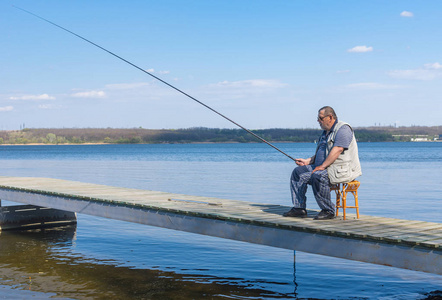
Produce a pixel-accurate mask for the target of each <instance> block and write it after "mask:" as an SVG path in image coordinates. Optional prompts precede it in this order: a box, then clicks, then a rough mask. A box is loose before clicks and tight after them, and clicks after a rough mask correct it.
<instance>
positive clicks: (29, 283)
mask: <svg viewBox="0 0 442 300" xmlns="http://www.w3.org/2000/svg"><path fill="white" fill-rule="evenodd" d="M75 237H76V226H74V225H71V226H66V227H59V228H51V229H35V230H28V231H13V232H11V231H8V232H2V233H1V235H0V280H1V282H2V284H3V285H5V286H10V287H13V288H14V289H13V290H11V295H9V296H12V295H13V296H14V298H16V297H17V294H20V291H23V293H24V292H25V291H34V292H39V293H45V294H47V295H48V296H49V295H56V296H57V297H64V298H72V299H197V298H201V297H204V298H230V299H231V298H242V299H244V298H250V299H258V298H259V299H262V298H279V299H281V298H293V296H295V295H296V294H295V295H294V294H280V293H275V292H272V291H267V290H263V289H258V288H256V287H250V286H247V284H246V285H235V284H234V282H235V278H219V277H214V276H202V275H201V274H198V275H192V274H185V275H182V274H177V273H175V272H167V271H160V270H150V269H140V268H131V267H127V266H121V265H118V263H117V262H115V261H109V260H106V261H105V260H100V259H99V258H93V259H90V258H84V257H82V256H80V255H79V254H72V253H71V252H70V249H71V247H72V245H73V244H74V243H75ZM243 283H244V282H242V284H243Z"/></svg>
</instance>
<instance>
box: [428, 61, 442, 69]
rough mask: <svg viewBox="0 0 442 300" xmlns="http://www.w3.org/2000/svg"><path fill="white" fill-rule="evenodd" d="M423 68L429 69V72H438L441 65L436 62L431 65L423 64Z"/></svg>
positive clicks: (441, 67)
mask: <svg viewBox="0 0 442 300" xmlns="http://www.w3.org/2000/svg"><path fill="white" fill-rule="evenodd" d="M424 68H426V69H429V70H439V69H442V65H441V64H440V63H438V62H436V63H432V64H425V65H424Z"/></svg>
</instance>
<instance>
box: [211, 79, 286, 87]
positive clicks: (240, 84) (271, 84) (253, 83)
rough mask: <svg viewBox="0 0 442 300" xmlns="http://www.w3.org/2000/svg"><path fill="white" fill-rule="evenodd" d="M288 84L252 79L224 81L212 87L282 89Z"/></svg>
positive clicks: (271, 80)
mask: <svg viewBox="0 0 442 300" xmlns="http://www.w3.org/2000/svg"><path fill="white" fill-rule="evenodd" d="M286 85H287V84H285V83H281V82H279V81H278V80H273V79H250V80H242V81H222V82H218V83H216V84H212V85H211V86H216V87H227V88H249V87H252V88H281V87H284V86H286Z"/></svg>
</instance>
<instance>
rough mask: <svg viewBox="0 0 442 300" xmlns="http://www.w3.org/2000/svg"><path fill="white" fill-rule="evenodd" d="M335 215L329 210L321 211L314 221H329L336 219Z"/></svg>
mask: <svg viewBox="0 0 442 300" xmlns="http://www.w3.org/2000/svg"><path fill="white" fill-rule="evenodd" d="M334 218H335V213H334V212H331V211H327V210H321V212H320V213H319V214H318V215H317V216H316V217H314V220H328V219H334Z"/></svg>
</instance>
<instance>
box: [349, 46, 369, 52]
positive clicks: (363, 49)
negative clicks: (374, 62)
mask: <svg viewBox="0 0 442 300" xmlns="http://www.w3.org/2000/svg"><path fill="white" fill-rule="evenodd" d="M371 51H373V47H367V46H356V47H353V48H351V49H348V50H347V52H352V53H364V52H371Z"/></svg>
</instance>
